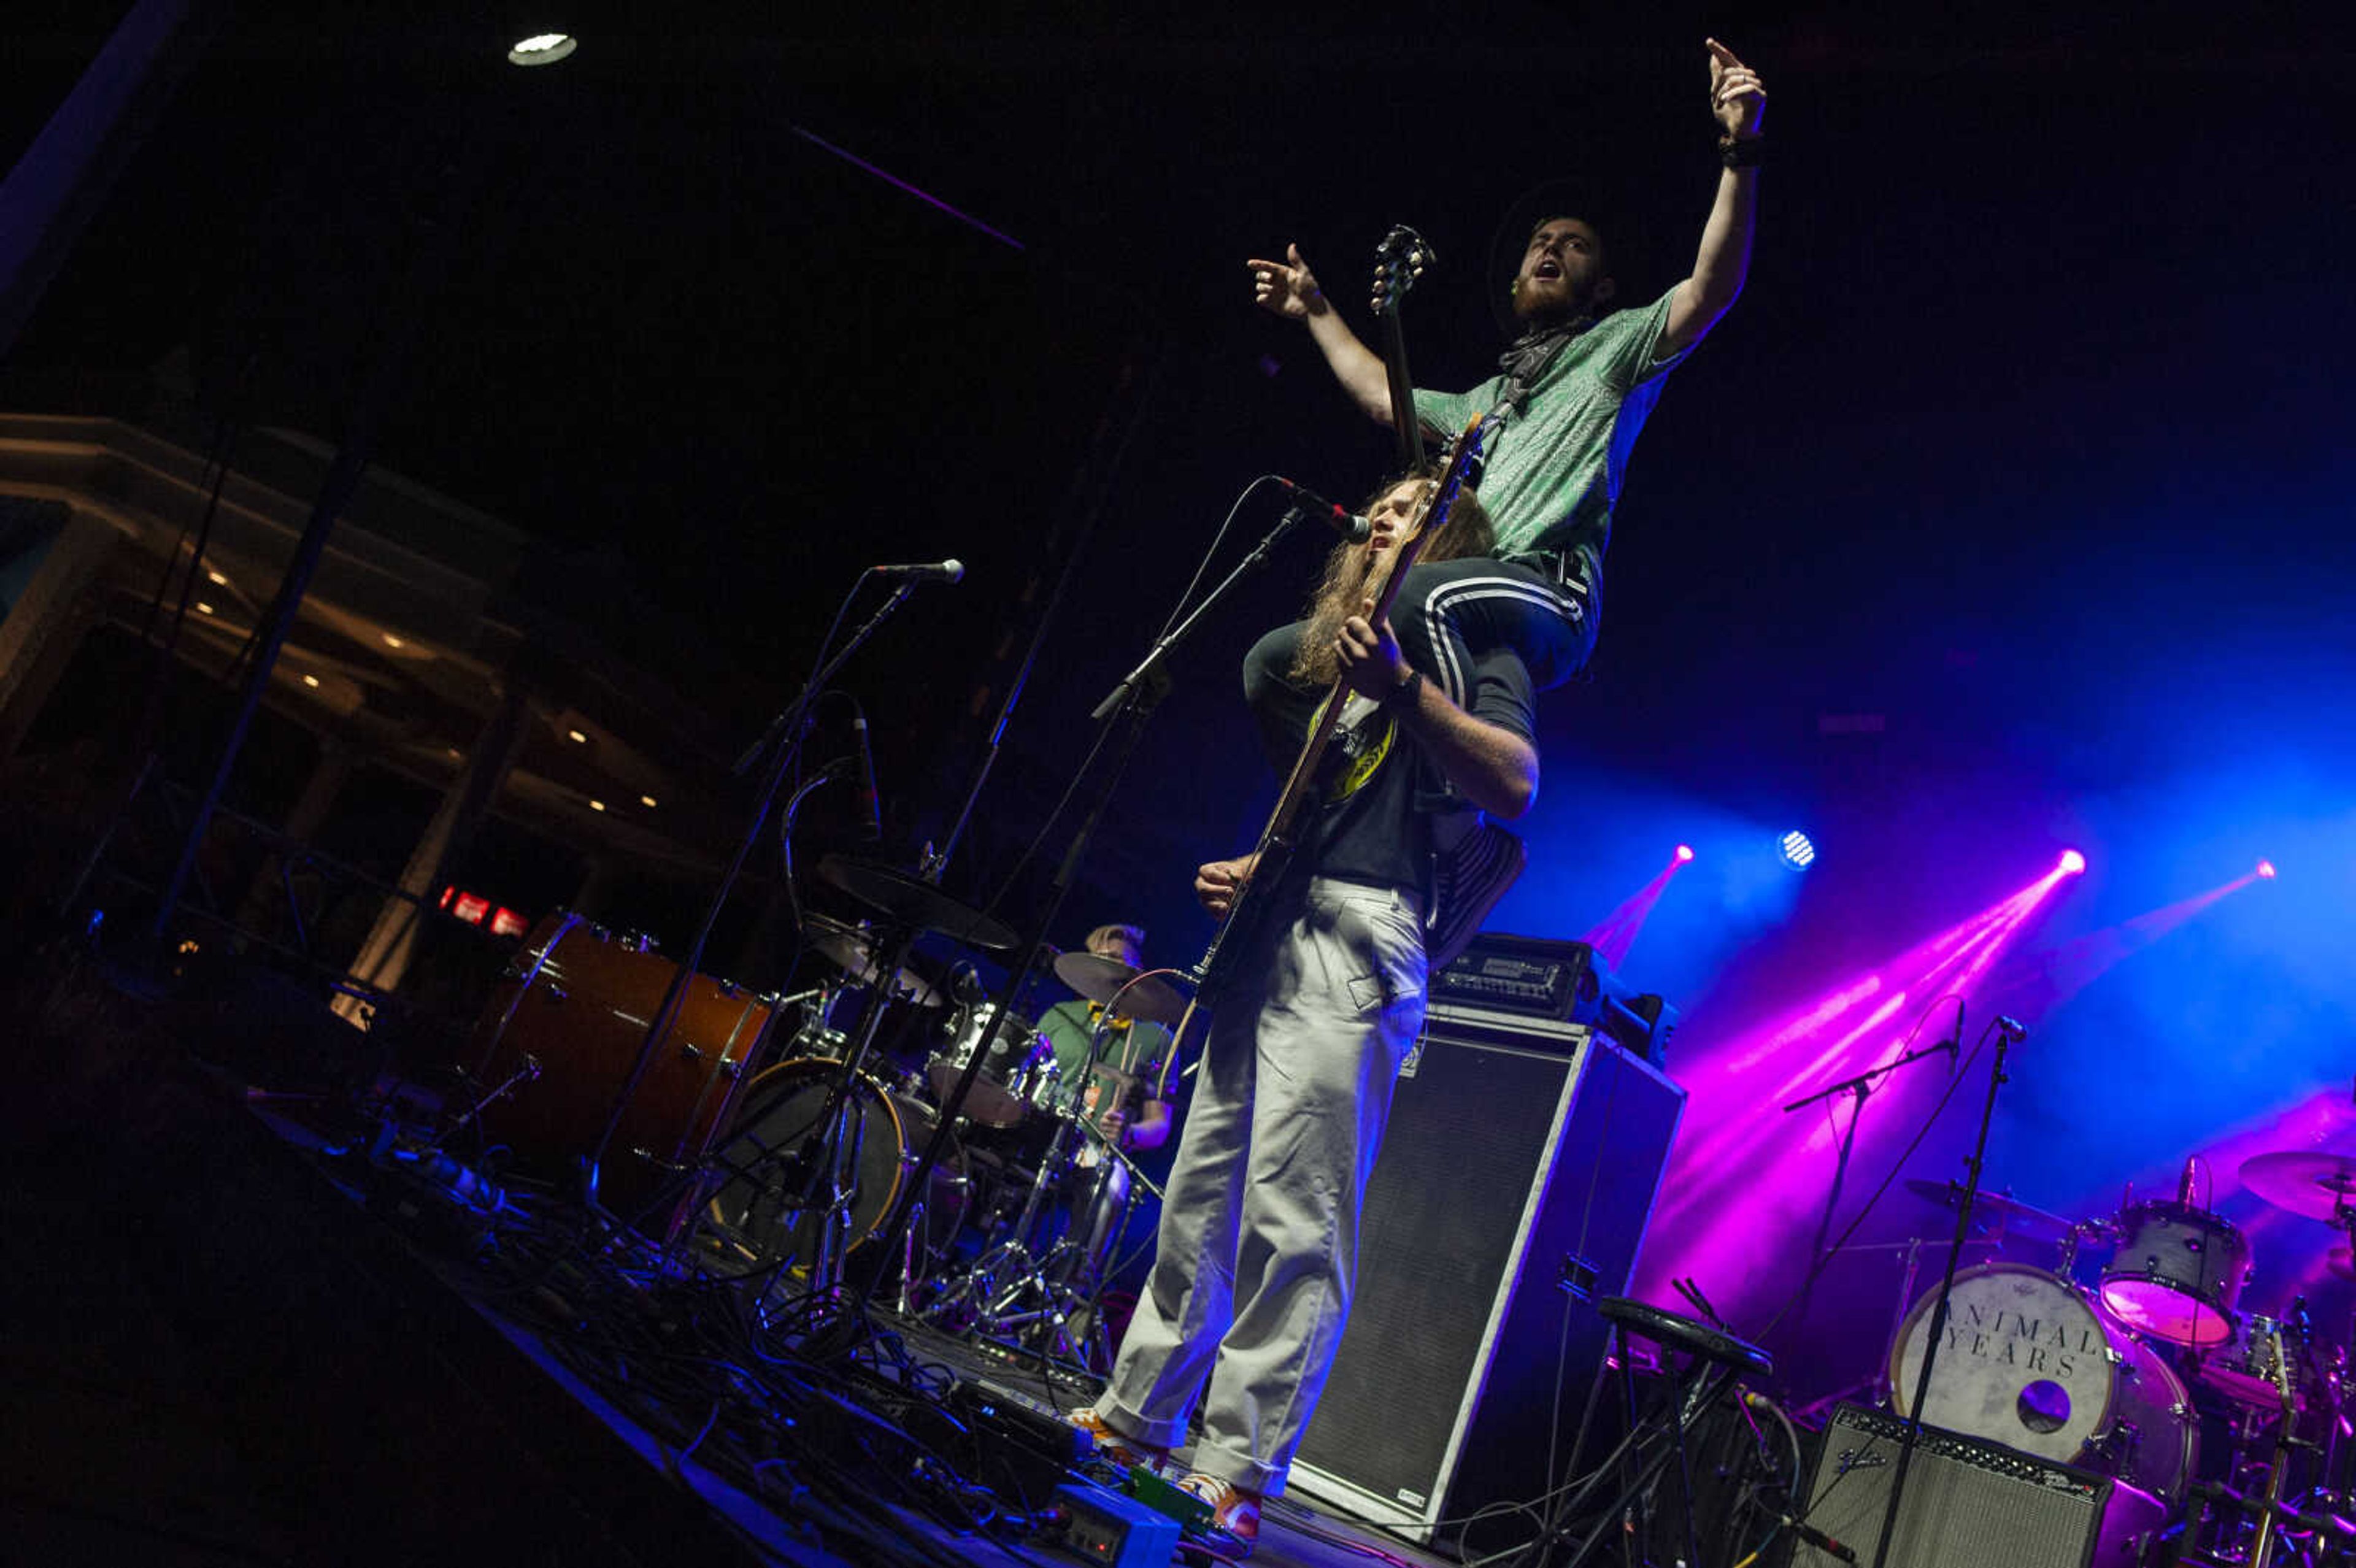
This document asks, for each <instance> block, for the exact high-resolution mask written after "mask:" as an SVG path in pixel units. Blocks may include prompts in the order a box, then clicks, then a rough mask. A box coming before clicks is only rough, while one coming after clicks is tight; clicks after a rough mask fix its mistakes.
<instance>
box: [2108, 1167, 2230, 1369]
mask: <svg viewBox="0 0 2356 1568" xmlns="http://www.w3.org/2000/svg"><path fill="white" fill-rule="evenodd" d="M2119 1229H2120V1232H2121V1233H2122V1234H2123V1236H2124V1237H2125V1239H2124V1240H2123V1241H2121V1242H2120V1243H2119V1250H2118V1253H2116V1255H2115V1256H2114V1257H2113V1258H2112V1259H2111V1264H2110V1266H2109V1267H2108V1268H2105V1269H2104V1271H2103V1305H2104V1306H2105V1307H2109V1308H2110V1309H2111V1310H2112V1311H2113V1312H2115V1313H2116V1314H2117V1315H2118V1316H2119V1317H2120V1318H2121V1319H2122V1320H2123V1321H2124V1322H2126V1325H2127V1327H2129V1328H2134V1329H2136V1331H2138V1332H2140V1333H2145V1334H2149V1335H2151V1336H2152V1337H2153V1338H2155V1339H2166V1340H2169V1342H2170V1343H2173V1344H2178V1345H2192V1346H2198V1347H2206V1346H2210V1345H2222V1344H2226V1343H2228V1342H2230V1341H2231V1340H2232V1339H2233V1335H2234V1330H2235V1326H2236V1318H2235V1317H2234V1312H2233V1304H2234V1303H2235V1302H2236V1301H2239V1300H2240V1299H2241V1296H2242V1286H2243V1285H2244V1284H2245V1283H2246V1282H2247V1281H2248V1278H2249V1272H2250V1243H2248V1242H2247V1241H2246V1240H2245V1239H2244V1237H2243V1235H2242V1232H2241V1229H2240V1227H2238V1226H2236V1225H2235V1224H2234V1223H2233V1221H2230V1220H2227V1219H2225V1218H2224V1217H2222V1215H2217V1214H2211V1213H2210V1212H2209V1211H2207V1210H2205V1209H2195V1208H2193V1207H2192V1206H2191V1205H2190V1204H2189V1203H2170V1202H2158V1203H2137V1204H2135V1205H2134V1206H2132V1207H2131V1208H2129V1209H2127V1210H2126V1211H2125V1212H2123V1213H2122V1214H2120V1216H2119Z"/></svg>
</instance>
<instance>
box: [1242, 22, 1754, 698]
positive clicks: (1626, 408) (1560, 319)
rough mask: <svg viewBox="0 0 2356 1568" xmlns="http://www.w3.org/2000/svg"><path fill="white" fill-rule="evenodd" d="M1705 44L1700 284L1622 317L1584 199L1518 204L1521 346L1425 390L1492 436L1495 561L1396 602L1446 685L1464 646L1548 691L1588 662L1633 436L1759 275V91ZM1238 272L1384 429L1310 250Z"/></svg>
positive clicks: (1447, 426) (1366, 370) (1379, 384)
mask: <svg viewBox="0 0 2356 1568" xmlns="http://www.w3.org/2000/svg"><path fill="white" fill-rule="evenodd" d="M1705 48H1707V49H1708V57H1709V59H1708V65H1709V104H1710V115H1711V118H1712V119H1713V120H1714V121H1715V122H1716V123H1717V125H1718V130H1719V139H1718V158H1719V164H1720V165H1722V166H1721V167H1720V169H1719V176H1718V190H1717V195H1716V197H1715V199H1714V200H1713V202H1712V204H1711V207H1710V210H1709V217H1708V220H1707V221H1706V222H1705V223H1704V224H1703V226H1702V234H1701V244H1700V247H1699V249H1698V251H1697V253H1696V255H1695V258H1694V264H1693V270H1692V272H1690V273H1688V274H1687V276H1686V277H1685V278H1683V279H1682V280H1680V281H1679V282H1678V283H1676V285H1675V286H1674V287H1672V288H1671V289H1670V290H1669V291H1668V292H1667V293H1665V294H1662V295H1661V296H1660V297H1659V298H1658V299H1655V300H1654V301H1653V302H1652V303H1651V304H1648V305H1643V306H1639V307H1637V308H1634V309H1629V310H1614V309H1612V306H1613V305H1614V304H1617V303H1618V301H1619V296H1620V293H1621V291H1622V283H1623V278H1622V275H1621V273H1620V272H1619V271H1618V270H1616V269H1615V257H1614V254H1613V251H1612V248H1611V244H1610V242H1609V240H1608V239H1607V236H1606V234H1605V233H1604V232H1603V230H1602V229H1601V228H1599V227H1598V224H1597V222H1596V215H1595V214H1594V213H1593V212H1591V211H1589V210H1587V209H1586V208H1584V206H1580V207H1571V206H1567V205H1556V204H1558V203H1565V202H1569V201H1573V200H1580V199H1581V198H1577V197H1567V196H1565V195H1564V194H1562V193H1561V192H1559V191H1558V190H1555V189H1551V188H1548V187H1541V188H1540V190H1539V191H1538V192H1535V193H1533V195H1532V196H1531V197H1528V198H1526V201H1525V202H1524V203H1517V204H1516V206H1517V208H1524V207H1526V206H1528V205H1529V204H1532V203H1545V204H1546V205H1539V206H1537V208H1536V210H1534V211H1531V212H1529V213H1528V218H1529V222H1528V223H1527V224H1526V225H1516V224H1515V215H1514V214H1508V216H1507V219H1506V234H1507V235H1509V236H1510V237H1511V242H1512V243H1514V244H1515V245H1517V246H1518V247H1519V262H1518V265H1517V266H1516V267H1515V270H1514V273H1513V278H1512V281H1511V283H1510V285H1509V286H1508V287H1506V288H1505V289H1504V290H1502V291H1500V292H1501V293H1502V294H1503V295H1504V302H1505V312H1504V313H1503V314H1504V316H1505V319H1506V320H1508V321H1510V323H1511V324H1512V325H1511V330H1512V331H1513V332H1514V333H1515V334H1516V336H1515V337H1514V339H1513V342H1512V344H1511V345H1510V346H1509V347H1507V349H1506V351H1505V356H1504V357H1503V358H1502V359H1501V360H1500V361H1499V368H1498V374H1497V375H1495V376H1494V377H1491V378H1490V379H1488V380H1485V381H1483V382H1482V383H1481V384H1480V385H1479V386H1476V387H1474V388H1473V389H1471V390H1470V391H1467V392H1463V393H1445V392H1431V391H1425V390H1423V389H1417V391H1416V393H1415V407H1416V414H1417V418H1418V421H1419V423H1422V424H1425V425H1429V426H1430V427H1432V428H1433V429H1435V430H1437V431H1439V432H1440V433H1442V434H1448V433H1452V432H1454V431H1456V430H1458V429H1461V428H1462V426H1463V424H1464V423H1465V422H1466V421H1468V420H1470V419H1472V417H1473V416H1474V415H1476V414H1477V415H1482V416H1484V417H1486V418H1488V419H1490V420H1491V421H1493V422H1494V425H1495V427H1496V430H1495V433H1494V437H1493V439H1492V440H1491V442H1490V443H1489V463H1488V474H1487V477H1486V478H1485V479H1484V480H1483V482H1482V486H1481V493H1482V498H1483V501H1485V502H1486V504H1487V506H1488V508H1489V513H1490V516H1491V517H1494V519H1495V525H1496V534H1497V543H1496V547H1495V554H1494V559H1480V560H1472V559H1467V560H1460V561H1459V562H1458V563H1456V564H1455V565H1454V566H1452V567H1449V568H1445V569H1443V568H1440V567H1439V566H1436V565H1426V566H1423V567H1419V568H1418V570H1417V571H1415V572H1413V573H1412V574H1410V575H1409V576H1408V580H1407V581H1406V582H1405V583H1404V584H1403V585H1402V586H1401V589H1400V592H1399V601H1398V602H1399V604H1400V605H1401V606H1402V609H1401V612H1400V613H1401V617H1402V618H1403V619H1404V618H1405V617H1406V616H1407V615H1408V614H1413V615H1417V616H1421V617H1425V618H1428V619H1430V621H1431V622H1432V623H1433V624H1434V625H1435V626H1436V627H1438V628H1440V630H1441V631H1443V632H1444V633H1445V634H1446V635H1445V638H1444V640H1443V645H1442V649H1441V651H1442V655H1443V661H1442V668H1441V671H1440V674H1441V676H1442V677H1443V678H1445V677H1450V676H1451V675H1452V674H1453V671H1454V667H1455V666H1456V665H1458V664H1461V662H1462V659H1463V657H1464V656H1465V652H1464V650H1466V649H1467V648H1477V647H1481V646H1483V645H1489V644H1493V643H1500V642H1502V643H1504V644H1505V645H1509V646H1511V647H1513V648H1515V650H1516V651H1517V652H1519V653H1520V655H1521V656H1522V658H1523V661H1524V662H1525V663H1526V664H1527V665H1528V666H1529V668H1530V673H1531V675H1532V676H1533V677H1535V678H1536V679H1537V683H1538V688H1539V689H1540V690H1545V689H1547V688H1550V687H1553V686H1556V685H1558V684H1559V683H1560V682H1562V681H1564V680H1567V679H1569V677H1571V676H1573V675H1575V674H1577V673H1578V672H1579V669H1580V666H1582V665H1584V664H1585V663H1586V661H1587V657H1588V656H1589V654H1590V653H1591V652H1593V650H1594V646H1595V629H1596V622H1597V617H1598V615H1599V613H1601V595H1602V585H1603V552H1604V549H1605V547H1606V546H1607V545H1608V544H1609V543H1610V541H1611V536H1612V507H1614V506H1615V505H1617V504H1618V501H1619V498H1620V485H1621V480H1622V476H1623V475H1624V474H1625V471H1626V468H1627V464H1628V456H1629V453H1630V452H1631V450H1632V449H1633V447H1634V445H1635V442H1636V433H1637V432H1638V431H1639V430H1640V429H1642V428H1643V426H1644V419H1645V416H1646V415H1647V414H1649V413H1650V412H1651V411H1652V409H1653V405H1654V404H1655V402H1656V401H1658V400H1659V398H1660V394H1661V388H1662V384H1663V382H1664V381H1665V379H1666V378H1667V376H1668V374H1669V372H1670V371H1671V370H1673V369H1675V368H1676V367H1677V366H1678V365H1680V364H1682V363H1684V361H1685V358H1686V357H1687V355H1688V354H1690V353H1691V352H1692V351H1693V347H1694V346H1695V345H1696V344H1697V343H1699V342H1700V341H1701V339H1702V336H1703V335H1704V334H1705V333H1707V332H1708V331H1709V329H1710V328H1711V327H1712V326H1714V325H1717V323H1718V321H1719V318H1720V317H1722V316H1723V315H1725V314H1726V313H1727V311H1728V310H1729V309H1730V308H1731V307H1732V306H1733V304H1734V301H1735V297H1736V296H1737V295H1739V294H1740V293H1741V292H1742V285H1743V282H1744V279H1745V278H1746V277H1747V276H1748V275H1749V272H1750V267H1751V231H1752V228H1753V223H1754V214H1755V210H1756V206H1757V200H1758V184H1759V165H1760V163H1761V161H1762V154H1763V152H1764V146H1765V144H1764V143H1763V141H1762V133H1761V123H1762V117H1763V116H1764V114H1765V112H1766V107H1767V91H1766V88H1765V87H1764V86H1763V85H1762V83H1761V81H1760V80H1759V76H1758V73H1757V72H1756V71H1753V70H1751V69H1750V68H1749V67H1748V66H1746V65H1744V64H1743V63H1742V62H1741V61H1740V59H1736V58H1735V55H1734V51H1733V50H1731V49H1730V48H1727V47H1726V46H1725V45H1724V44H1721V43H1719V41H1718V40H1717V39H1716V38H1710V39H1707V40H1705ZM1515 229H1520V231H1519V232H1515ZM1245 265H1246V266H1247V267H1248V268H1249V269H1250V272H1251V275H1252V293H1253V297H1254V299H1256V300H1257V301H1258V304H1260V306H1261V307H1262V308H1263V309H1266V310H1269V311H1271V312H1273V313H1274V314H1276V315H1280V316H1283V317H1285V318H1286V319H1288V320H1292V321H1299V322H1301V323H1303V324H1304V325H1307V327H1308V328H1309V332H1310V336H1311V337H1312V339H1313V340H1314V341H1315V343H1316V345H1317V347H1318V349H1319V351H1320V352H1322V353H1323V355H1324V357H1325V360H1326V363H1327V364H1328V366H1329V367H1330V368H1332V369H1333V374H1334V377H1335V379H1338V380H1339V381H1340V382H1341V384H1342V387H1343V389H1344V391H1346V392H1347V393H1348V394H1349V395H1350V397H1351V399H1352V400H1353V401H1355V403H1356V404H1357V405H1358V406H1359V407H1360V408H1361V409H1363V410H1365V412H1366V413H1367V414H1368V415H1369V416H1370V417H1372V418H1373V419H1375V420H1376V421H1378V422H1380V423H1383V424H1389V423H1391V422H1392V418H1393V412H1392V409H1391V395H1390V383H1389V378H1388V376H1387V373H1386V371H1385V369H1384V367H1383V361H1382V359H1381V358H1380V357H1378V356H1377V355H1376V354H1375V353H1374V351H1373V350H1371V349H1369V348H1368V347H1366V346H1365V343H1363V342H1361V341H1360V340H1359V338H1358V336H1357V335H1356V334H1355V333H1354V332H1352V331H1351V330H1350V328H1349V326H1348V325H1347V324H1345V323H1344V321H1343V319H1342V317H1341V315H1340V314H1339V313H1338V312H1337V311H1335V310H1334V308H1333V305H1332V304H1331V303H1330V302H1329V301H1328V300H1327V299H1326V298H1325V295H1324V293H1323V290H1321V289H1320V288H1319V287H1318V285H1317V279H1316V277H1315V275H1314V274H1312V272H1310V270H1309V263H1308V262H1306V261H1303V260H1301V250H1300V247H1299V246H1291V247H1288V249H1287V251H1286V252H1285V258H1284V259H1283V260H1281V261H1277V260H1268V259H1260V258H1254V259H1253V260H1251V261H1247V262H1246V263H1245ZM1498 270H1499V271H1501V272H1502V270H1503V269H1502V268H1500V269H1498Z"/></svg>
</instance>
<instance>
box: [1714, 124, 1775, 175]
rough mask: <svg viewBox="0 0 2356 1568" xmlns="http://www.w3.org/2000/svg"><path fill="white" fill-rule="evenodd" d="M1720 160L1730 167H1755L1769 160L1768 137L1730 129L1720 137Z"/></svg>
mask: <svg viewBox="0 0 2356 1568" xmlns="http://www.w3.org/2000/svg"><path fill="white" fill-rule="evenodd" d="M1718 161H1719V163H1721V164H1724V165H1726V166H1727V167H1728V168H1730V169H1755V168H1757V167H1758V166H1759V165H1762V164H1763V163H1765V162H1766V161H1767V138H1766V137H1764V136H1738V135H1736V134H1734V133H1732V132H1731V131H1730V132H1728V133H1726V134H1725V135H1723V136H1720V137H1719V139H1718Z"/></svg>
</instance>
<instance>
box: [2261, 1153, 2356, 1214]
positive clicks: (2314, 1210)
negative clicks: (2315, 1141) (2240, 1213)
mask: <svg viewBox="0 0 2356 1568" xmlns="http://www.w3.org/2000/svg"><path fill="white" fill-rule="evenodd" d="M2242 1185H2243V1186H2244V1187H2246V1188H2248V1189H2250V1190H2251V1191H2253V1192H2254V1193H2256V1194H2257V1195H2258V1196H2259V1197H2261V1198H2263V1199H2265V1200H2266V1201H2267V1202H2269V1203H2271V1204H2273V1205H2274V1206H2275V1207H2276V1208H2277V1209H2287V1210H2289V1211H2291V1212H2292V1213H2294V1214H2304V1215H2306V1216H2307V1217H2308V1219H2310V1220H2335V1219H2338V1218H2339V1217H2340V1214H2341V1212H2342V1211H2345V1210H2356V1155H2345V1154H2326V1153H2324V1152H2323V1151H2321V1150H2319V1149H2286V1150H2283V1151H2282V1152H2280V1153H2278V1154H2260V1155H2253V1156H2251V1157H2249V1158H2248V1159H2245V1160H2244V1161H2243V1162H2242Z"/></svg>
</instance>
